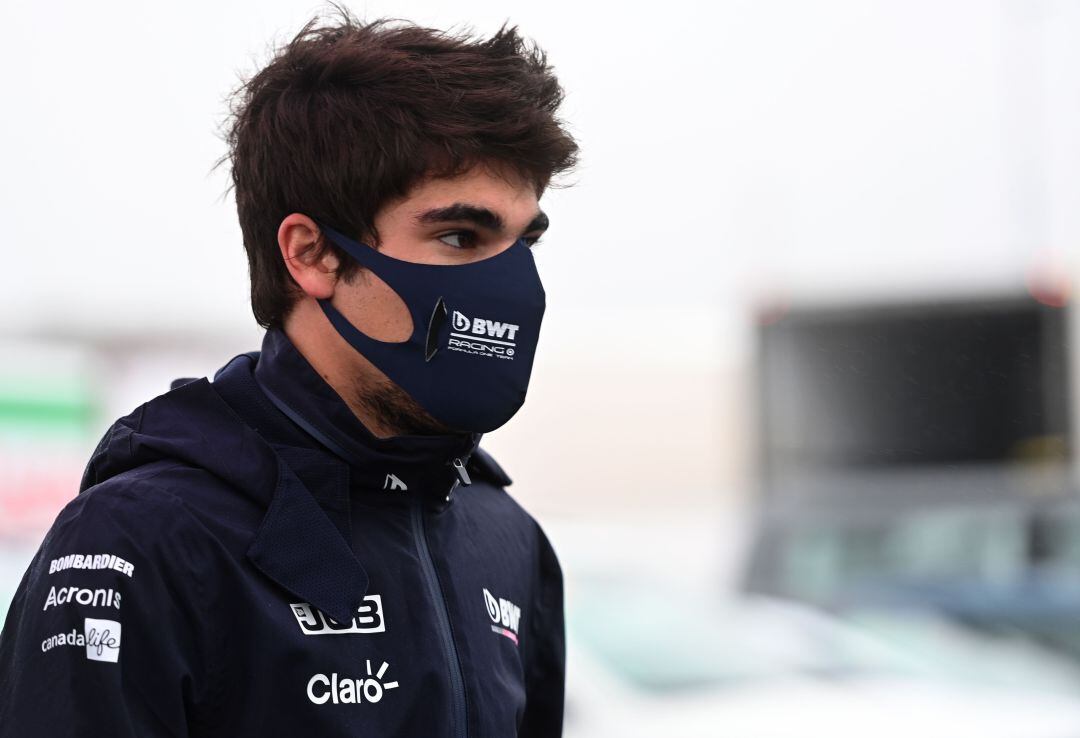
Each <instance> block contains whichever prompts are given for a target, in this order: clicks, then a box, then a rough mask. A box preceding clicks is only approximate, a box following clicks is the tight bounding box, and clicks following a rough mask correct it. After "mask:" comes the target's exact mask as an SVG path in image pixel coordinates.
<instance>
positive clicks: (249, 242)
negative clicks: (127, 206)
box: [215, 5, 578, 328]
mask: <svg viewBox="0 0 1080 738" xmlns="http://www.w3.org/2000/svg"><path fill="white" fill-rule="evenodd" d="M333 7H334V9H335V10H336V11H337V16H338V17H336V18H334V19H333V20H332V21H331V22H322V21H321V19H320V18H319V17H318V16H316V17H315V18H313V19H312V20H310V21H309V22H308V23H307V24H305V25H304V27H303V28H302V29H301V30H300V32H299V33H298V34H297V35H296V36H295V37H294V38H293V39H292V40H291V41H290V42H288V43H287V44H285V45H284V46H283V47H280V48H278V49H276V50H275V52H274V56H273V58H272V60H271V61H270V63H269V64H268V65H267V66H265V67H264V68H263V69H262V70H260V71H259V72H258V73H257V74H255V75H254V76H253V77H251V78H250V79H249V80H247V81H246V82H244V83H243V84H241V85H240V87H239V88H237V89H236V90H235V91H234V92H233V93H231V97H230V105H229V115H228V117H227V119H226V121H225V123H224V125H223V129H224V134H223V137H224V139H225V142H226V143H227V144H228V149H229V150H228V153H227V154H226V155H225V156H223V157H222V158H221V159H220V160H219V161H218V162H217V164H216V165H215V166H218V165H220V164H222V163H224V162H226V161H230V162H231V165H232V189H234V191H235V196H236V209H237V212H238V214H239V218H240V228H241V230H242V231H243V238H244V248H245V250H246V251H247V256H248V267H249V270H250V274H251V307H252V312H254V314H255V319H256V321H258V323H259V324H260V325H262V326H263V327H266V328H271V327H280V326H281V324H282V322H283V320H284V318H285V316H286V315H287V314H288V312H289V310H290V309H291V308H292V305H293V304H294V302H295V300H296V299H297V297H298V295H299V288H298V287H297V286H296V284H295V282H294V281H293V280H292V277H291V276H290V275H289V273H288V270H287V269H286V268H285V265H284V262H283V261H282V259H281V254H280V251H279V249H278V244H277V231H278V227H279V225H280V224H281V221H282V219H284V218H285V216H287V215H288V214H289V213H293V212H301V213H305V214H307V215H309V216H311V217H312V218H315V219H319V220H323V221H324V222H328V223H332V224H334V225H335V227H336V228H338V229H340V230H342V231H343V232H345V233H349V234H351V235H353V237H355V238H358V239H373V240H375V241H377V240H378V233H376V231H375V228H374V221H375V216H376V214H377V213H378V212H379V210H380V208H381V207H382V206H383V205H384V204H386V203H387V202H389V201H391V200H394V199H397V198H399V197H404V196H405V195H406V194H407V193H408V192H409V190H410V189H411V188H412V187H413V186H414V185H415V184H417V183H418V182H419V181H420V180H421V179H422V178H424V177H427V176H434V177H440V176H451V175H454V174H457V173H461V172H463V171H465V170H467V169H468V168H470V167H472V166H474V165H476V164H481V163H483V164H494V165H500V166H504V167H508V168H509V170H510V171H512V172H514V173H516V174H518V175H520V176H522V177H524V178H525V180H526V181H528V182H531V183H533V184H534V185H535V187H536V189H537V193H538V194H539V193H541V192H542V191H543V190H544V189H545V188H546V187H547V186H548V185H549V184H550V183H551V180H552V177H554V176H555V175H556V174H558V173H560V172H564V171H566V170H568V169H570V168H571V167H572V166H573V165H574V163H575V161H576V158H577V151H578V147H577V144H576V143H575V141H574V139H573V138H572V137H571V136H570V134H569V133H567V131H566V130H565V129H564V126H563V124H562V122H561V121H560V120H559V119H558V118H557V117H556V110H557V109H558V107H559V104H560V103H561V102H562V99H563V91H562V88H561V87H560V86H559V83H558V80H556V78H555V76H554V74H553V72H552V68H551V67H550V66H549V65H548V63H547V57H546V55H545V53H544V52H543V51H542V50H540V49H538V48H537V47H536V46H535V45H534V44H532V43H528V42H526V41H525V40H524V39H523V38H522V37H521V36H520V35H519V34H518V32H517V29H516V28H514V27H507V26H506V25H504V26H503V27H502V28H501V29H500V30H499V31H498V32H497V33H495V34H494V35H493V36H492V37H491V38H488V39H482V38H475V37H473V36H471V35H469V34H467V33H462V34H454V33H448V32H443V31H438V30H433V29H430V28H423V27H420V26H417V25H414V24H412V23H409V22H406V21H399V20H386V19H383V20H377V21H373V22H361V21H358V20H357V19H356V18H354V17H353V16H352V14H351V13H350V12H349V11H348V10H346V9H344V8H342V7H340V6H338V5H334V6H333ZM324 243H325V242H324ZM324 247H325V248H330V249H333V250H334V251H335V252H337V247H336V246H335V245H333V244H326V245H325V246H324ZM339 256H341V254H339ZM340 263H341V267H340V269H339V276H341V277H342V278H344V279H348V278H349V277H350V276H351V275H352V273H354V272H355V271H356V270H357V269H358V268H359V267H358V265H357V264H356V263H355V262H354V261H353V260H352V259H348V258H342V259H341V260H340Z"/></svg>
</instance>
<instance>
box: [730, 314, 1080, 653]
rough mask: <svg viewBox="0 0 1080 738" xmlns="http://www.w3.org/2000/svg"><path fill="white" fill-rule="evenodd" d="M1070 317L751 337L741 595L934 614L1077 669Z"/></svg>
mask: <svg viewBox="0 0 1080 738" xmlns="http://www.w3.org/2000/svg"><path fill="white" fill-rule="evenodd" d="M1067 309H1068V308H1067V307H1052V306H1048V305H1046V304H1043V303H1040V302H1038V301H1036V300H1034V299H1032V298H1031V297H1028V296H1024V297H1003V298H997V299H991V300H978V301H949V302H938V303H925V304H907V305H873V306H865V307H859V306H845V307H828V308H823V307H817V308H803V309H796V310H789V311H787V312H785V313H784V314H783V315H782V316H781V317H779V318H778V319H774V320H769V321H765V320H763V321H762V322H761V323H760V324H759V327H758V347H757V348H758V355H757V364H756V369H757V373H756V378H757V401H758V404H757V407H758V420H759V428H758V433H759V436H758V440H759V443H758V451H759V457H758V462H759V464H758V471H759V474H758V480H759V489H758V496H757V500H758V503H759V510H758V518H757V527H756V530H755V534H754V540H753V545H752V548H751V551H750V556H749V560H748V566H747V570H746V577H745V582H744V583H745V586H746V588H747V589H748V590H750V591H753V592H757V593H764V594H771V595H778V596H782V597H788V598H794V599H799V600H803V601H806V602H811V603H813V604H816V605H819V606H823V607H826V608H829V609H832V610H842V611H850V610H859V609H865V608H875V609H877V610H881V609H882V608H885V609H889V608H892V609H898V610H899V609H905V608H907V609H910V608H928V609H931V610H933V611H935V612H938V613H942V614H945V615H947V616H949V617H951V618H955V619H956V620H957V621H959V622H962V623H964V624H967V625H971V626H973V627H977V628H979V629H980V630H984V631H994V632H1009V633H1013V634H1015V633H1022V634H1025V635H1028V636H1031V637H1034V638H1036V639H1037V640H1039V641H1040V642H1042V643H1044V644H1049V645H1051V646H1053V647H1054V648H1056V649H1062V650H1065V651H1067V652H1069V653H1071V654H1072V655H1074V656H1076V657H1077V658H1080V498H1078V495H1077V485H1076V483H1075V477H1074V472H1073V468H1074V467H1073V459H1072V451H1071V448H1072V443H1073V439H1072V432H1073V430H1072V428H1073V419H1072V418H1071V417H1070V410H1071V407H1072V404H1071V397H1070V392H1071V389H1070V368H1069V361H1068V314H1067Z"/></svg>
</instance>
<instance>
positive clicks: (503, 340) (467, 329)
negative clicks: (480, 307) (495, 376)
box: [447, 310, 520, 360]
mask: <svg viewBox="0 0 1080 738" xmlns="http://www.w3.org/2000/svg"><path fill="white" fill-rule="evenodd" d="M450 324H451V327H452V328H453V330H452V331H451V332H450V342H449V344H448V345H447V348H449V349H450V350H451V351H461V352H463V353H466V354H476V355H479V356H494V357H495V358H498V359H510V360H513V358H514V354H515V353H516V351H517V332H518V330H519V329H520V326H519V325H517V324H515V323H503V322H501V321H498V320H490V319H488V318H470V317H469V316H467V315H465V314H464V313H462V312H460V311H458V310H455V311H454V315H453V317H452V318H451V321H450Z"/></svg>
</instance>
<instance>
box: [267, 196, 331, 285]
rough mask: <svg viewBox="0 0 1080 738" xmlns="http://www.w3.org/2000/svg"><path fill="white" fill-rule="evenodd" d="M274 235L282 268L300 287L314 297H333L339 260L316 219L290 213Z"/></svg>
mask: <svg viewBox="0 0 1080 738" xmlns="http://www.w3.org/2000/svg"><path fill="white" fill-rule="evenodd" d="M277 238H278V247H279V248H280V249H281V258H282V259H284V261H285V268H286V269H288V270H289V274H291V275H292V278H293V279H294V280H295V281H296V283H297V284H298V285H300V289H302V290H303V291H304V292H305V293H306V294H307V295H309V296H311V297H314V298H316V299H329V298H330V297H332V296H333V294H334V286H335V285H336V284H337V270H338V267H339V266H340V263H339V262H338V258H337V256H335V255H334V252H333V251H332V250H331V249H330V247H329V245H328V244H327V243H326V240H325V238H326V237H325V236H324V235H323V234H322V232H321V231H320V230H319V226H317V225H316V224H315V221H313V220H312V219H311V218H309V217H307V216H306V215H304V214H302V213H290V214H289V215H287V216H285V219H284V220H282V221H281V225H280V226H278V234H277Z"/></svg>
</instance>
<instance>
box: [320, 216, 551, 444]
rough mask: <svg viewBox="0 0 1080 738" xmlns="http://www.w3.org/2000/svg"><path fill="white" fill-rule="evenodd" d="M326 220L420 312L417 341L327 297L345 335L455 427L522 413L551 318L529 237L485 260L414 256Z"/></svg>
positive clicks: (489, 426)
mask: <svg viewBox="0 0 1080 738" xmlns="http://www.w3.org/2000/svg"><path fill="white" fill-rule="evenodd" d="M318 225H319V228H320V229H322V232H323V233H325V234H326V236H327V237H328V238H329V239H330V240H331V241H333V242H334V243H335V244H337V245H338V246H339V247H341V249H343V250H344V251H345V252H346V253H348V254H349V255H350V256H352V258H354V259H355V260H356V261H357V262H359V263H360V265H361V266H363V267H366V268H368V269H370V270H371V271H372V272H374V273H375V274H376V275H377V276H378V277H379V278H380V279H382V280H383V281H384V282H386V283H387V284H388V285H389V286H390V288H391V289H393V290H394V291H395V292H396V293H397V294H398V296H399V297H400V298H401V299H402V301H403V302H404V303H405V306H406V307H407V308H408V309H409V314H410V316H411V317H412V323H413V332H412V335H411V336H410V337H409V338H408V340H406V341H403V342H399V343H391V342H386V341H379V340H376V339H374V338H372V337H371V336H368V335H367V334H365V333H363V332H361V331H360V330H359V329H358V328H356V326H354V325H353V324H352V323H350V322H349V321H348V320H346V319H345V316H343V315H342V314H341V313H340V312H339V311H338V310H337V309H336V308H335V307H334V306H333V305H332V304H330V301H329V300H327V299H320V300H319V301H318V302H319V306H320V307H321V308H322V310H323V312H324V313H325V314H326V317H327V318H328V319H329V320H330V322H331V323H332V324H333V326H334V328H335V330H337V332H338V333H339V334H340V335H341V337H342V338H344V339H345V340H346V341H348V342H349V344H350V345H351V346H352V347H353V348H354V349H356V350H357V351H358V352H360V353H361V354H363V355H364V356H365V357H366V358H367V359H368V360H369V361H370V362H371V363H372V364H374V365H375V366H376V367H378V368H379V369H380V370H381V371H382V372H383V373H384V374H385V375H386V376H387V377H389V378H390V379H391V380H392V381H393V382H394V383H395V384H397V385H398V386H399V387H401V388H402V389H403V390H405V391H406V392H407V393H409V395H410V396H411V397H412V398H413V399H414V400H416V401H417V402H418V403H419V404H420V406H421V407H423V408H424V409H425V410H426V411H427V412H428V413H430V414H431V416H432V417H434V418H435V419H436V420H439V421H441V422H442V423H444V424H446V425H448V426H450V427H451V428H454V429H456V430H460V431H470V432H474V433H486V432H488V431H492V430H495V429H496V428H498V427H499V426H501V425H502V424H504V423H505V422H506V421H508V420H509V419H510V418H511V417H512V416H513V415H514V413H516V412H517V411H518V408H520V407H521V405H522V403H524V402H525V390H526V389H527V388H528V386H529V374H530V373H531V372H532V364H533V356H534V354H535V353H536V342H537V340H538V339H539V337H540V322H541V320H542V319H543V317H544V287H543V285H542V284H541V283H540V275H539V274H538V273H537V271H536V264H535V262H534V261H533V255H532V251H531V250H530V249H529V246H528V244H526V242H525V240H524V239H518V240H517V241H516V242H514V245H513V246H511V247H510V248H508V249H506V250H505V251H502V252H501V253H499V254H497V255H495V256H492V257H490V258H487V259H483V260H482V261H475V262H471V263H468V264H456V265H440V264H414V263H412V262H408V261H402V260H400V259H395V258H393V257H390V256H386V255H385V254H381V253H379V252H378V251H376V250H375V249H374V248H372V247H370V246H367V245H365V244H362V243H359V242H357V241H354V240H353V239H351V238H349V237H347V236H345V235H343V234H341V233H339V232H338V231H335V230H334V229H333V228H330V227H329V226H326V225H324V224H323V223H319V224H318Z"/></svg>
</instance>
